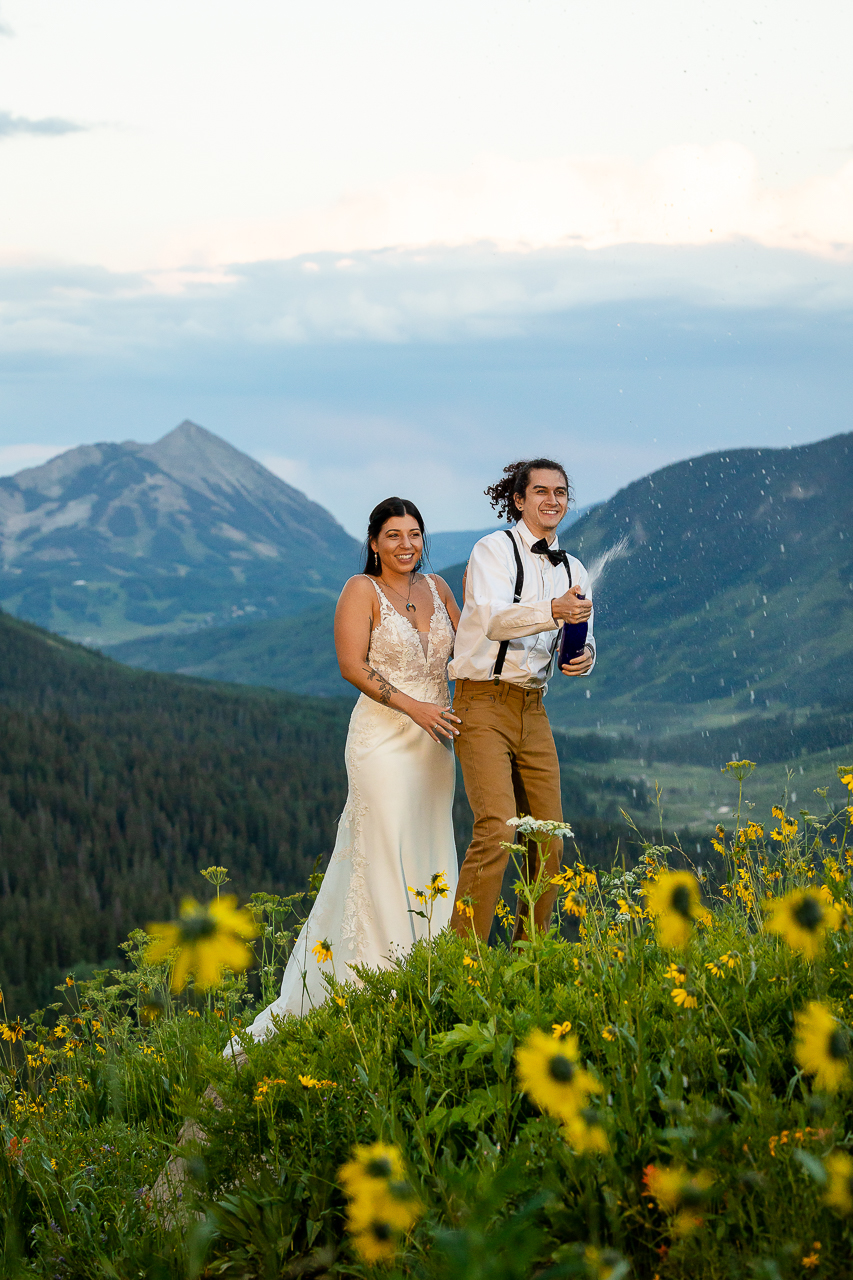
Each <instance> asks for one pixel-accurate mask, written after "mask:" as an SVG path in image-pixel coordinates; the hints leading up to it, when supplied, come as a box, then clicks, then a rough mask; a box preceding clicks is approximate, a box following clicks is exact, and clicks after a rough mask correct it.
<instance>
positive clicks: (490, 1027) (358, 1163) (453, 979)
mask: <svg viewBox="0 0 853 1280" xmlns="http://www.w3.org/2000/svg"><path fill="white" fill-rule="evenodd" d="M747 781H748V782H751V781H752V779H751V778H750V779H748V780H747ZM824 781H825V782H829V781H830V776H829V774H827V775H826V776H825V778H824ZM849 786H850V787H851V788H853V778H850V781H849ZM844 791H845V794H846V798H847V799H849V798H850V793H849V791H847V787H846V786H845V787H844ZM750 816H751V820H750V821H749V823H748V825H747V826H746V827H745V828H744V827H743V826H741V829H740V831H739V832H737V833H735V832H734V831H732V828H731V825H730V824H729V825H728V833H729V834H728V838H727V839H726V842H725V852H724V854H723V856H722V857H721V862H720V871H721V876H720V879H716V878H715V877H713V876H711V877H708V876H705V875H703V876H702V878H701V882H700V881H697V880H696V879H695V878H694V877H693V876H692V875H691V874H689V873H684V872H681V873H680V874H678V875H675V876H673V875H672V874H671V871H670V867H671V865H672V861H673V858H674V855H675V852H676V851H673V850H671V849H668V848H664V847H661V846H660V845H657V844H654V845H651V844H649V845H648V846H647V847H646V848H645V849H644V850H643V860H642V864H641V866H640V867H638V868H637V872H638V874H634V873H628V874H625V873H623V871H622V869H621V868H615V869H614V870H613V871H610V872H609V873H602V874H600V875H594V874H591V873H590V872H589V869H588V867H587V866H584V867H577V866H573V865H572V863H573V858H572V857H571V855H569V858H568V864H569V865H568V867H567V870H566V872H565V874H564V876H563V878H562V885H561V893H560V899H561V902H560V904H559V908H558V910H559V913H560V918H561V920H562V924H563V930H562V932H558V933H557V934H556V936H555V935H554V934H551V935H550V936H547V937H543V936H542V935H541V933H539V932H535V931H534V932H533V933H532V936H531V937H530V939H529V940H528V941H527V942H526V943H525V944H524V946H523V947H521V948H519V947H512V946H510V932H511V927H512V916H511V914H510V916H509V921H508V927H507V928H506V929H505V930H504V929H502V930H501V936H500V937H499V938H498V939H496V941H495V943H494V945H493V946H492V947H490V948H486V947H485V946H483V945H482V944H481V943H480V942H478V941H477V940H476V939H474V938H470V937H469V938H468V939H466V940H464V941H463V940H462V939H461V938H458V937H457V936H456V935H455V934H453V933H451V932H450V931H449V930H445V931H443V932H441V933H439V934H438V936H437V937H436V936H435V935H433V936H432V938H431V939H425V940H424V941H422V942H420V943H418V944H417V946H416V947H414V948H413V950H412V951H411V952H410V953H409V954H408V955H405V956H401V957H399V958H398V960H397V961H396V963H395V964H394V965H393V966H392V967H391V968H387V969H381V970H370V969H367V968H362V969H360V970H359V975H358V977H359V981H358V983H355V982H353V981H351V980H350V975H349V974H348V973H346V972H345V971H342V968H343V967H342V966H341V964H340V958H339V957H336V956H335V954H334V949H333V950H332V951H331V952H330V953H328V954H324V955H323V956H322V957H321V958H315V956H313V955H309V956H307V957H305V959H304V962H303V963H304V965H305V967H306V972H307V971H310V970H313V968H314V966H315V965H317V964H319V963H322V964H323V973H324V976H325V980H326V982H327V984H328V987H329V989H330V998H328V999H325V1000H324V1001H323V1002H322V1003H321V1004H319V1005H318V1006H317V1007H315V1008H313V1009H310V1010H308V1011H307V1012H306V1015H305V1017H303V1018H293V1017H290V1018H288V1019H287V1020H286V1021H285V1023H284V1025H283V1026H282V1027H281V1028H280V1031H279V1033H278V1034H273V1035H271V1036H270V1038H269V1039H268V1040H266V1041H264V1042H262V1043H256V1042H254V1041H252V1040H250V1039H249V1038H248V1037H245V1049H246V1058H245V1061H244V1062H243V1064H242V1066H240V1067H239V1069H237V1068H236V1064H234V1063H233V1062H232V1061H231V1060H226V1059H224V1058H223V1056H222V1051H223V1049H224V1048H225V1047H226V1046H227V1045H228V1043H229V1038H230V1037H232V1036H233V1038H234V1039H235V1040H237V1041H240V1039H241V1037H244V1032H245V1028H246V1026H247V1024H248V1022H249V1020H250V1019H251V1018H252V1017H253V1014H254V1012H255V1009H256V1008H257V1004H256V1002H255V1001H254V1000H253V999H252V998H251V996H250V994H249V992H248V991H247V988H246V984H245V979H244V978H243V977H242V976H241V977H239V978H235V977H234V976H232V975H231V974H228V973H227V972H226V973H224V974H223V983H222V985H221V986H219V987H218V988H214V989H213V990H212V991H211V990H209V989H208V990H200V989H199V988H198V987H193V986H192V984H191V985H190V986H189V987H188V988H187V989H185V990H184V991H183V992H182V993H179V994H175V993H173V992H172V991H170V989H169V968H170V963H169V961H170V960H171V959H172V958H173V957H174V953H173V957H170V958H169V959H167V960H166V961H165V962H160V963H152V961H153V960H154V957H151V956H150V955H147V954H146V951H147V947H146V943H147V939H146V937H145V935H144V934H142V933H141V932H138V933H136V934H135V935H134V937H133V938H132V940H131V942H130V943H129V945H128V952H129V960H130V964H129V965H128V967H127V969H126V970H125V971H124V972H114V973H111V974H104V975H99V976H98V977H97V978H95V979H94V980H92V981H89V982H81V983H74V984H72V985H71V986H65V985H64V984H63V987H62V996H61V998H60V1000H59V1001H57V1002H56V1003H55V1004H54V1005H53V1009H52V1010H51V1011H50V1012H49V1013H48V1014H47V1017H46V1018H43V1017H42V1016H41V1015H38V1016H36V1017H34V1018H33V1019H32V1020H24V1021H23V1022H22V1023H20V1024H16V1023H12V1024H11V1025H8V1024H5V1025H4V1023H3V1021H2V1018H0V1028H2V1030H3V1032H4V1037H3V1041H2V1042H0V1043H2V1044H3V1051H2V1053H0V1117H2V1124H3V1141H2V1142H0V1224H2V1226H3V1232H2V1234H0V1273H2V1275H3V1276H9V1277H10V1280H11V1278H12V1277H16V1278H17V1277H18V1276H34V1277H44V1280H48V1278H50V1280H77V1277H80V1278H81V1280H82V1278H84V1277H85V1280H89V1277H95V1276H112V1277H122V1280H124V1278H127V1280H131V1277H134V1278H136V1277H139V1278H141V1277H146V1280H186V1278H187V1277H206V1278H208V1280H213V1277H235V1278H236V1277H239V1278H240V1280H297V1277H300V1276H305V1277H316V1278H317V1280H319V1278H320V1277H326V1278H327V1280H332V1278H333V1277H334V1278H335V1280H532V1278H533V1277H539V1278H540V1280H688V1278H692V1277H695V1278H696V1280H801V1278H802V1277H804V1276H817V1277H819V1278H822V1280H849V1276H850V1274H851V1268H850V1258H851V1244H853V1232H851V1222H853V1156H851V1150H850V1148H851V1135H850V1103H849V1099H850V1092H851V1088H853V1055H851V1045H850V1029H849V1018H850V1008H851V1000H853V968H851V962H853V934H851V931H850V929H849V928H848V927H847V924H848V921H849V918H850V914H851V912H852V911H853V902H851V876H850V863H851V861H853V857H851V851H850V845H849V842H850V835H851V831H850V821H849V815H848V814H847V811H846V808H842V809H841V812H840V813H838V812H836V813H822V814H821V817H820V821H817V820H815V819H810V820H808V821H807V822H803V823H802V825H801V822H800V820H799V819H797V818H796V817H793V816H790V815H788V816H783V817H782V818H780V816H779V815H778V814H771V813H770V812H768V811H765V810H763V809H759V810H757V811H755V812H754V813H752V814H751V815H750ZM777 825H781V826H782V828H783V832H779V831H778V830H776V827H777ZM203 889H205V890H207V893H206V894H204V896H205V897H208V896H209V894H210V891H209V889H208V886H203ZM535 896H536V888H535V886H532V887H530V888H529V889H528V890H527V897H528V901H529V900H531V899H534V898H535ZM254 906H255V910H256V916H257V918H258V921H259V925H260V929H261V937H260V938H259V939H258V942H257V944H256V949H257V952H258V954H259V957H260V956H263V960H262V964H263V968H262V973H261V981H262V984H263V988H264V991H263V994H262V996H261V1001H260V1002H258V1003H266V1001H267V1000H269V999H270V998H271V996H272V995H273V993H274V992H276V990H277V988H278V985H279V982H280V975H281V967H282V965H283V964H284V963H285V961H286V959H287V955H288V951H289V948H290V946H292V942H293V935H292V933H291V934H290V936H289V937H288V936H287V935H286V934H283V933H282V931H281V929H280V925H279V921H278V919H277V916H276V912H275V909H272V910H271V909H270V907H269V904H267V905H266V906H265V907H259V904H257V903H255V904H254ZM209 923H210V924H211V925H212V926H213V932H209V933H208V934H206V936H205V942H204V946H205V948H206V949H207V951H208V955H209V958H210V959H212V960H213V961H214V962H215V961H217V960H219V961H222V960H225V957H226V956H227V955H230V954H231V947H232V946H233V939H229V936H228V934H227V933H223V931H222V929H221V926H220V929H219V931H217V930H216V926H215V923H214V922H213V921H212V920H210V918H209ZM179 950H180V951H182V952H183V954H182V958H181V961H182V964H183V965H184V966H185V967H193V962H195V963H196V964H197V962H198V959H199V950H200V944H199V935H198V933H196V932H193V933H191V934H190V933H187V934H185V935H183V936H179V938H178V939H177V943H176V951H179ZM226 963H227V961H226ZM331 996H333V997H334V998H331ZM211 1085H212V1086H213V1088H214V1089H215V1091H216V1092H215V1093H214V1095H213V1098H211V1093H210V1087H211ZM185 1118H191V1119H192V1120H194V1121H195V1122H196V1127H195V1130H194V1132H195V1134H196V1135H198V1136H197V1137H196V1138H191V1139H190V1140H189V1142H188V1144H187V1145H186V1146H184V1147H183V1148H182V1154H183V1156H184V1163H183V1168H184V1174H183V1177H181V1174H180V1167H181V1166H180V1165H179V1166H178V1167H177V1168H175V1167H174V1166H173V1167H172V1170H171V1173H172V1176H173V1178H174V1181H173V1182H172V1185H171V1193H170V1192H169V1186H168V1182H167V1180H166V1179H163V1180H161V1181H160V1182H159V1184H158V1182H157V1179H158V1175H159V1174H161V1173H162V1171H163V1169H164V1166H165V1165H166V1161H167V1159H168V1157H169V1155H170V1154H171V1152H172V1151H173V1150H174V1144H175V1142H176V1139H177V1135H178V1131H179V1129H180V1128H181V1126H182V1124H183V1123H184V1120H185ZM377 1142H379V1143H382V1144H384V1145H383V1146H382V1147H379V1148H378V1149H377V1148H376V1147H374V1146H372V1144H374V1143H377ZM349 1161H353V1162H354V1163H350V1164H348V1163H347V1162H349ZM392 1178H393V1181H392ZM164 1183H166V1185H165V1186H164Z"/></svg>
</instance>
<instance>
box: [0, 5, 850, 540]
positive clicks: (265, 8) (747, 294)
mask: <svg viewBox="0 0 853 1280" xmlns="http://www.w3.org/2000/svg"><path fill="white" fill-rule="evenodd" d="M0 23H2V27H3V29H4V31H5V32H6V33H7V34H4V35H0V471H4V472H9V471H14V470H17V469H18V468H19V467H21V466H23V465H26V464H28V463H32V462H36V461H38V460H39V459H40V458H44V457H46V456H48V455H49V454H50V453H51V452H52V451H53V450H56V449H58V448H63V447H68V446H70V445H73V444H77V443H81V442H84V441H91V440H98V439H122V438H127V437H131V436H132V437H134V438H137V439H142V440H151V439H155V438H157V437H158V436H160V435H162V434H163V433H164V432H165V431H167V430H169V429H170V428H171V427H172V426H174V425H175V424H176V423H177V422H178V421H180V420H181V419H182V418H184V417H191V418H193V419H195V420H196V421H199V422H201V423H202V424H203V425H205V426H207V427H208V428H210V429H211V430H214V431H217V432H218V433H220V434H221V435H223V436H225V437H226V438H227V439H230V440H232V441H233V442H234V443H235V444H238V445H239V446H240V447H242V448H244V449H246V450H247V451H248V452H250V453H253V454H254V455H255V456H257V457H259V458H261V459H262V460H265V461H267V462H268V464H269V465H271V466H273V467H274V468H275V469H276V470H277V471H279V473H280V474H282V475H284V476H285V478H287V479H290V480H291V481H292V482H293V483H294V484H297V485H298V486H299V487H300V488H303V489H304V490H305V491H306V492H308V493H309V494H310V495H311V496H312V497H315V498H317V499H318V500H320V501H323V502H325V503H326V504H327V505H328V506H330V507H331V508H333V509H334V510H335V511H336V512H337V513H338V514H339V515H340V517H341V518H342V519H343V521H344V523H345V524H346V525H347V527H348V528H350V529H351V530H352V531H353V532H356V533H358V532H359V531H360V524H361V521H362V519H363V513H364V511H365V510H366V509H369V507H370V506H371V505H372V503H373V501H375V500H376V499H377V498H378V497H382V496H384V495H385V493H386V492H388V491H390V490H397V491H406V492H410V493H411V494H412V496H414V497H417V498H418V500H419V501H420V502H422V503H423V505H424V508H425V509H426V511H427V514H428V518H429V519H430V522H431V523H432V524H433V526H434V527H436V528H453V527H460V526H462V527H464V526H466V525H468V526H478V525H481V524H483V523H486V522H487V521H488V515H489V513H488V509H487V507H486V505H485V499H483V498H482V497H481V496H480V495H481V491H482V488H483V486H484V484H486V483H487V482H488V481H489V480H491V479H492V478H493V473H494V472H495V470H496V468H499V467H500V465H502V463H503V461H505V460H507V459H508V458H509V457H511V456H516V455H518V454H523V453H526V452H530V451H536V452H539V451H540V450H543V451H550V452H554V453H556V454H557V455H558V456H561V457H564V458H565V460H566V462H567V463H568V465H569V467H570V469H571V470H573V471H574V473H575V476H576V480H577V487H578V500H579V502H580V503H582V504H583V503H586V502H589V501H595V500H598V499H600V498H604V497H607V496H608V495H609V494H610V493H612V492H613V491H614V490H615V489H616V488H618V487H619V486H620V485H621V484H624V483H626V482H627V481H628V480H630V479H633V478H635V477H636V476H637V475H640V474H643V473H644V472H645V471H647V470H649V469H652V468H653V467H654V466H658V465H661V464H662V463H663V462H667V461H671V460H673V459H675V458H677V457H684V456H688V455H691V454H695V453H698V452H702V451H704V450H706V449H711V448H715V447H730V446H732V445H734V444H737V443H742V444H762V445H770V444H779V445H784V444H788V443H791V442H799V441H802V440H806V439H817V438H819V437H821V436H823V435H827V434H830V433H831V432H834V431H839V430H847V429H850V428H851V425H853V424H851V422H850V415H849V414H848V410H847V405H848V404H849V403H850V400H851V396H850V391H851V388H850V375H849V373H848V365H849V363H850V361H849V358H848V356H847V353H848V352H849V329H850V318H851V304H852V303H853V271H852V270H851V261H853V256H851V251H853V78H851V77H850V75H849V67H848V62H847V51H848V50H849V48H850V47H851V44H853V7H851V6H850V5H849V4H847V3H846V0H816V2H815V3H813V4H811V5H810V6H809V7H808V11H805V10H804V9H803V6H802V5H801V4H800V3H796V2H793V0H775V3H755V2H753V0H745V2H740V3H735V2H734V0H718V2H717V3H702V2H697V3H693V4H690V5H684V4H683V3H675V2H674V0H673V2H671V0H650V2H649V3H646V4H643V5H640V4H635V3H632V2H629V0H602V2H601V3H600V4H597V5H593V6H591V5H588V4H581V3H579V2H571V0H537V2H536V3H528V2H526V0H491V2H489V3H486V2H485V0H482V2H481V0H467V2H464V0H463V2H462V3H460V2H459V0H455V2H454V3H453V4H451V3H449V0H435V2H434V3H432V4H430V5H429V6H426V5H422V4H411V5H406V6H401V5H399V4H398V3H391V0H365V2H364V3H363V4H361V5H359V6H352V5H351V4H348V3H344V2H343V0H317V3H315V4H313V5H311V6H296V5H294V4H285V3H282V2H281V0H255V2H254V3H253V4H252V5H250V6H241V7H239V8H238V7H237V6H235V5H233V4H225V3H217V2H215V0H214V2H209V0H208V2H206V3H200V2H199V0H182V3H181V4H180V5H177V6H176V5H174V4H171V3H170V4H166V3H165V0H151V3H149V4H147V5H146V6H144V7H143V6H132V5H116V4H115V3H114V2H113V0H77V2H76V3H75V5H73V6H69V5H67V4H64V3H61V0H5V2H4V0H0Z"/></svg>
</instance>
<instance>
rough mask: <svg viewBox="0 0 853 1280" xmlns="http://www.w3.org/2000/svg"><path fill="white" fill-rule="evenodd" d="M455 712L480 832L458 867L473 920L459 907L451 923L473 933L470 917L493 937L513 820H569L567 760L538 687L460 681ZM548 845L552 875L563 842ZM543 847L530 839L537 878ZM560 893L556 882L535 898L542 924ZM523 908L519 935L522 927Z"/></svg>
mask: <svg viewBox="0 0 853 1280" xmlns="http://www.w3.org/2000/svg"><path fill="white" fill-rule="evenodd" d="M453 710H454V711H455V712H456V714H457V715H458V716H459V718H460V719H461V721H462V724H461V725H460V729H461V733H460V735H459V737H458V738H457V739H456V753H457V755H458V756H459V762H460V764H461V765H462V776H463V778H464V780H465V791H466V792H467V795H468V802H469V804H470V805H471V809H472V811H473V813H474V831H473V836H472V839H471V843H470V845H469V846H468V852H467V853H466V854H465V861H464V862H463V864H462V867H461V870H460V872H459V884H458V886H457V889H456V900H457V902H458V901H460V900H461V899H464V898H466V897H468V898H470V899H471V901H472V902H473V906H474V918H473V922H469V920H468V919H467V918H466V917H465V916H464V915H462V914H460V912H459V910H458V909H456V908H454V912H453V917H452V920H451V923H452V925H453V927H454V929H455V930H456V931H457V933H459V934H460V935H461V936H463V937H464V936H466V935H467V934H468V933H469V932H470V929H471V923H473V927H474V929H475V930H476V933H477V935H478V936H479V937H480V938H482V939H487V938H488V936H489V930H490V928H491V926H492V920H493V919H494V915H495V907H496V906H497V903H498V899H499V897H500V892H501V884H502V881H503V875H504V870H505V868H506V864H507V860H508V858H509V854H508V852H507V850H506V849H502V848H501V842H502V841H510V842H511V841H513V840H515V833H514V831H513V828H512V827H508V826H507V825H506V824H507V820H508V819H509V818H512V817H515V816H516V815H518V814H522V813H528V814H530V815H531V816H532V817H534V818H540V819H548V820H551V821H562V817H563V809H562V804H561V801H560V766H559V763H558V761H557V751H556V748H555V746H554V737H553V734H552V733H551V726H550V724H549V723H548V716H547V715H546V713H545V709H544V708H543V706H542V692H541V690H539V689H522V688H520V687H519V686H518V685H513V684H507V683H506V682H505V681H500V682H499V683H495V681H493V680H457V682H456V693H455V696H454V699H453ZM545 848H546V851H547V860H548V861H547V867H546V872H547V875H548V877H549V879H550V877H551V876H553V875H556V874H557V872H558V871H559V867H560V860H561V855H562V840H560V839H556V840H552V841H551V843H550V846H545ZM537 859H538V846H537V845H536V844H535V843H534V842H533V841H531V842H530V845H529V850H528V859H527V874H528V876H529V878H530V880H531V881H533V880H535V878H536V875H537V872H538V866H537ZM556 894H557V891H556V888H554V887H553V886H549V888H548V890H547V891H546V893H545V894H544V895H543V896H542V897H541V898H540V899H539V901H538V902H537V903H536V907H535V910H534V919H535V921H536V926H537V928H547V927H548V924H549V921H550V918H551V909H552V907H553V905H554V899H555V897H556ZM523 914H524V913H523V912H519V915H518V916H517V918H516V927H515V934H516V937H519V936H521V935H522V933H523Z"/></svg>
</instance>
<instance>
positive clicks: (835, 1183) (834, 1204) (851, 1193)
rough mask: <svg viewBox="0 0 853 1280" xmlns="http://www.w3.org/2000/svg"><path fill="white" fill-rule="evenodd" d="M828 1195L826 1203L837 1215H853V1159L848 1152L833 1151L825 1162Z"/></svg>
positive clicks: (825, 1199)
mask: <svg viewBox="0 0 853 1280" xmlns="http://www.w3.org/2000/svg"><path fill="white" fill-rule="evenodd" d="M824 1168H825V1169H826V1195H825V1196H824V1203H825V1204H828V1205H829V1206H830V1208H831V1209H834V1210H835V1211H836V1213H843V1214H845V1215H846V1214H848V1213H853V1157H851V1156H850V1155H849V1154H848V1152H846V1151H833V1153H832V1155H830V1156H827V1158H826V1160H825V1161H824Z"/></svg>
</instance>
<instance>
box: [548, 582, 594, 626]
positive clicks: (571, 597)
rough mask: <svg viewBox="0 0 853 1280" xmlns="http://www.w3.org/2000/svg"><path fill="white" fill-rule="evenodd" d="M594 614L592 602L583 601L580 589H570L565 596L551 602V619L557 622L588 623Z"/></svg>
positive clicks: (556, 597) (555, 598)
mask: <svg viewBox="0 0 853 1280" xmlns="http://www.w3.org/2000/svg"><path fill="white" fill-rule="evenodd" d="M591 613H592V601H591V600H584V599H581V589H580V587H577V586H575V587H569V589H568V591H567V592H566V594H565V595H564V596H555V597H554V599H553V600H552V601H551V617H552V618H553V619H554V621H555V622H586V620H587V618H588V617H589V615H590V614H591Z"/></svg>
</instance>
